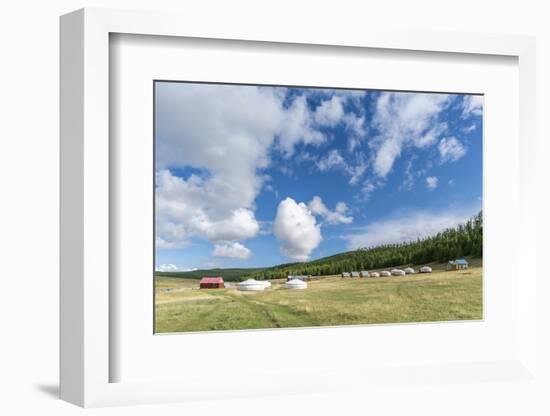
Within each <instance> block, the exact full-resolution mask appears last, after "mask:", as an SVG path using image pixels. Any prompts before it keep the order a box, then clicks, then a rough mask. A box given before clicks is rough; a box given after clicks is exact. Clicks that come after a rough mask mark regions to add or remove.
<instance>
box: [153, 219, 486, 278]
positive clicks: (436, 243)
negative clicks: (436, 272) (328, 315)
mask: <svg viewBox="0 0 550 416" xmlns="http://www.w3.org/2000/svg"><path fill="white" fill-rule="evenodd" d="M482 256H483V215H482V212H481V211H480V212H479V213H478V214H477V215H476V216H474V217H473V218H471V219H470V220H468V221H467V222H466V223H465V224H461V225H459V226H457V227H456V228H449V229H446V230H444V231H441V232H439V233H437V234H436V235H434V236H431V237H427V238H423V239H418V240H416V241H413V242H406V243H401V244H387V245H383V246H377V247H364V248H360V249H357V250H354V251H349V252H345V253H340V254H336V255H333V256H329V257H324V258H322V259H318V260H314V261H310V262H307V263H289V264H281V265H278V266H274V267H269V268H265V269H238V273H235V271H236V270H235V269H228V270H231V273H228V274H225V273H224V269H216V274H214V275H215V276H222V277H223V278H224V279H225V280H229V281H230V280H244V279H248V278H255V279H277V278H284V277H286V276H287V275H289V274H291V275H313V276H323V275H334V274H339V273H341V272H343V271H360V270H372V269H382V268H387V267H393V266H404V265H410V266H420V265H423V264H426V263H434V262H437V263H444V262H447V261H449V260H452V259H457V258H461V257H471V258H481V257H482ZM207 272H209V271H208V270H197V271H195V272H180V273H162V275H165V276H174V277H176V276H177V277H190V278H196V277H200V276H201V274H202V276H204V275H208V273H207ZM157 275H160V273H157Z"/></svg>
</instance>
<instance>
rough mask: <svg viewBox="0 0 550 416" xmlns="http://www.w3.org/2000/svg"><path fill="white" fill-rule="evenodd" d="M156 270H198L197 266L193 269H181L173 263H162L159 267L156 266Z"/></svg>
mask: <svg viewBox="0 0 550 416" xmlns="http://www.w3.org/2000/svg"><path fill="white" fill-rule="evenodd" d="M155 270H156V271H157V272H193V271H195V270H197V268H192V269H180V268H179V267H178V266H176V265H175V264H172V263H164V264H160V265H158V266H157V267H155Z"/></svg>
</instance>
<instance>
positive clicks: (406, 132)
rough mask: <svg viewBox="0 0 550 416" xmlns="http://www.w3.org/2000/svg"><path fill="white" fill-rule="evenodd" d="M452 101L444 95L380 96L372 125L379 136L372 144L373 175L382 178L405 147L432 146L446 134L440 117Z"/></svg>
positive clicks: (396, 94) (398, 94)
mask: <svg viewBox="0 0 550 416" xmlns="http://www.w3.org/2000/svg"><path fill="white" fill-rule="evenodd" d="M451 99H452V97H451V96H449V95H446V94H428V93H398V92H387V93H381V94H380V96H379V97H378V100H377V102H376V109H375V113H374V117H373V124H374V126H375V127H376V128H377V129H378V131H379V133H380V136H379V137H378V138H377V139H376V140H374V141H373V142H372V146H373V147H374V149H375V152H376V155H375V158H374V171H375V173H376V174H377V175H378V176H380V177H385V176H386V175H387V174H388V173H389V172H390V171H391V169H392V167H393V164H394V161H395V159H396V158H397V157H399V156H400V154H401V151H402V149H403V147H404V146H408V145H411V146H415V147H425V146H429V145H432V144H435V143H436V141H437V139H438V138H439V136H440V135H441V134H443V132H444V131H445V130H446V128H447V126H446V124H445V123H443V122H440V121H439V119H438V117H439V114H440V113H441V112H442V111H443V110H444V109H445V108H447V106H448V105H449V103H450V101H451Z"/></svg>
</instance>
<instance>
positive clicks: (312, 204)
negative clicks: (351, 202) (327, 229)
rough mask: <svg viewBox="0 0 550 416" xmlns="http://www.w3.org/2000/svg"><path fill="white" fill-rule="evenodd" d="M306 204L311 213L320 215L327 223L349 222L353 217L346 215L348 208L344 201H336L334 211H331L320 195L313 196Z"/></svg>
mask: <svg viewBox="0 0 550 416" xmlns="http://www.w3.org/2000/svg"><path fill="white" fill-rule="evenodd" d="M307 206H308V208H309V210H310V211H311V212H312V213H313V214H315V215H318V216H320V217H322V218H323V220H324V221H325V222H326V223H327V224H351V223H352V222H353V217H352V216H348V215H346V214H347V212H348V211H349V209H348V207H347V205H346V203H345V202H338V203H337V204H336V207H335V209H334V211H331V210H330V209H328V208H327V206H326V205H325V204H324V202H323V200H322V199H321V197H319V196H314V197H313V199H312V200H311V201H309V203H308V205H307Z"/></svg>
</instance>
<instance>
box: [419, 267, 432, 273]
mask: <svg viewBox="0 0 550 416" xmlns="http://www.w3.org/2000/svg"><path fill="white" fill-rule="evenodd" d="M431 272H432V268H431V267H430V266H424V267H421V268H420V273H431Z"/></svg>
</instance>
